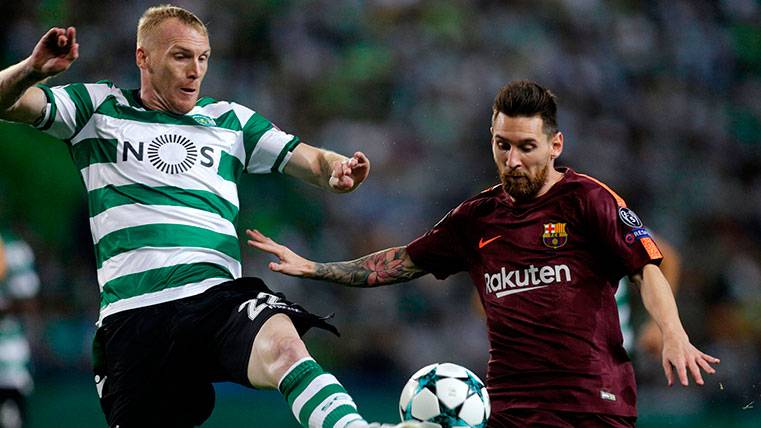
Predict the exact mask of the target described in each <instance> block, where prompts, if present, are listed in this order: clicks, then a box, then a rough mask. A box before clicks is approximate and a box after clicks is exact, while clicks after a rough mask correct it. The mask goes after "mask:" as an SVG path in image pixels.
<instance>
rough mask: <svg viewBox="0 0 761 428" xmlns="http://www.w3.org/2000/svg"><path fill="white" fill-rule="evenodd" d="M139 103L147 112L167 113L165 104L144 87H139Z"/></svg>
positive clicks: (148, 88) (154, 92) (154, 93)
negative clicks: (158, 111)
mask: <svg viewBox="0 0 761 428" xmlns="http://www.w3.org/2000/svg"><path fill="white" fill-rule="evenodd" d="M140 102H142V103H143V106H144V107H145V108H146V109H148V110H160V111H169V109H168V108H167V107H168V106H167V104H166V103H165V102H164V100H163V99H162V98H161V96H159V95H158V94H157V93H156V91H153V90H152V89H150V87H147V86H145V85H142V86H141V87H140Z"/></svg>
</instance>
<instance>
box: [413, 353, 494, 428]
mask: <svg viewBox="0 0 761 428" xmlns="http://www.w3.org/2000/svg"><path fill="white" fill-rule="evenodd" d="M490 411H491V407H490V405H489V395H488V394H487V393H486V387H485V386H484V383H483V382H481V379H479V378H478V376H476V375H475V374H474V373H473V372H471V371H470V370H468V369H466V368H465V367H462V366H458V365H457V364H452V363H438V364H431V365H430V366H425V367H423V368H422V369H420V370H418V371H417V372H416V373H415V374H414V375H412V377H411V378H410V380H409V381H407V385H405V386H404V389H403V390H402V396H401V398H400V399H399V414H400V415H401V417H402V421H419V422H423V426H425V427H426V428H453V427H471V428H484V427H485V426H486V422H487V421H488V420H489V413H490Z"/></svg>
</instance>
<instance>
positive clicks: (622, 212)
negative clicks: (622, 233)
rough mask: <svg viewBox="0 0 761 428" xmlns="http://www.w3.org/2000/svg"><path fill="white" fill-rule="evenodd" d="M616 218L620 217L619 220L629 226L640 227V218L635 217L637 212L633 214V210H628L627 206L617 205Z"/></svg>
mask: <svg viewBox="0 0 761 428" xmlns="http://www.w3.org/2000/svg"><path fill="white" fill-rule="evenodd" d="M618 218H620V219H621V221H622V222H624V224H625V225H627V226H629V227H634V228H638V227H642V220H640V219H639V217H637V214H634V211H632V210H630V209H629V208H626V207H619V208H618Z"/></svg>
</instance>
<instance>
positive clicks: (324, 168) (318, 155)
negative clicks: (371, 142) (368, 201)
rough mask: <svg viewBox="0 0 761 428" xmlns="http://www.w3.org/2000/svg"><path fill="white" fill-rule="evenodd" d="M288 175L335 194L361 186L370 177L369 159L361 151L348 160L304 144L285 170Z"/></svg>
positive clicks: (296, 151) (299, 147)
mask: <svg viewBox="0 0 761 428" xmlns="http://www.w3.org/2000/svg"><path fill="white" fill-rule="evenodd" d="M283 171H284V172H285V173H286V174H288V175H290V176H292V177H296V178H298V179H301V180H303V181H306V182H307V183H310V184H314V185H315V186H319V187H322V188H324V189H327V190H330V191H332V192H335V193H346V192H351V191H352V190H354V189H356V188H357V187H359V185H360V184H362V182H363V181H365V178H367V176H368V174H370V160H369V159H367V156H365V154H364V153H362V152H356V153H354V156H352V157H351V158H347V157H346V156H342V155H339V154H338V153H334V152H331V151H329V150H324V149H320V148H317V147H312V146H310V145H308V144H304V143H301V144H299V145H298V146H296V149H295V150H294V151H293V155H292V156H291V160H289V161H288V163H287V164H286V165H285V169H284V170H283Z"/></svg>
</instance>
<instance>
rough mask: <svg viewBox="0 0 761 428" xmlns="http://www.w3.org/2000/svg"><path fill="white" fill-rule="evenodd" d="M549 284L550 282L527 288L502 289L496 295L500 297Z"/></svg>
mask: <svg viewBox="0 0 761 428" xmlns="http://www.w3.org/2000/svg"><path fill="white" fill-rule="evenodd" d="M549 285H550V284H547V285H539V286H536V287H528V288H516V289H514V290H507V291H502V292H500V293H497V294H496V296H497V297H502V296H507V295H508V294H515V293H523V292H524V291H529V290H536V289H537V288H544V287H547V286H549Z"/></svg>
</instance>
